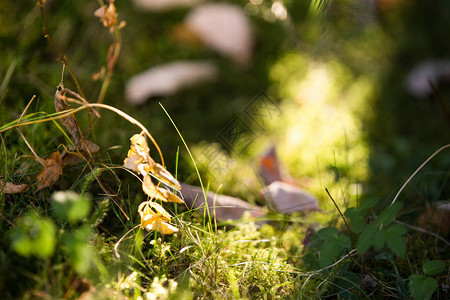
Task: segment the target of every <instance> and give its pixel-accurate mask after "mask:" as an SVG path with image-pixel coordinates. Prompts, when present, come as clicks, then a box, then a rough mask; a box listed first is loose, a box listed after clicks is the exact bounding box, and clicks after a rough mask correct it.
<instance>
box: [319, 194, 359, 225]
mask: <svg viewBox="0 0 450 300" xmlns="http://www.w3.org/2000/svg"><path fill="white" fill-rule="evenodd" d="M325 191H326V192H327V194H328V196H329V197H330V199H331V201H333V203H334V206H336V208H337V210H338V212H339V214H340V215H341V217H342V220H344V223H345V226H347V229H348V231H349V232H350V233H352V234H353V231H352V230H351V229H350V226H348V223H347V221H346V220H345V217H344V215H343V214H342V212H341V210H340V208H339V206H338V205H337V204H336V201H334V199H333V197H332V196H331V194H330V192H329V191H328V189H327V188H325Z"/></svg>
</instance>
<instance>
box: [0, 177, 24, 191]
mask: <svg viewBox="0 0 450 300" xmlns="http://www.w3.org/2000/svg"><path fill="white" fill-rule="evenodd" d="M29 189H30V186H29V185H28V184H14V183H12V182H9V181H7V182H6V183H5V182H3V180H1V179H0V191H3V192H4V193H5V194H20V193H25V192H26V191H28V190H29Z"/></svg>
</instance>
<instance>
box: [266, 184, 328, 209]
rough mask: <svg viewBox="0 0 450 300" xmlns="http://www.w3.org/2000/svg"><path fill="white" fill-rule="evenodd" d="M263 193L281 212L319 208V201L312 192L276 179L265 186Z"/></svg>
mask: <svg viewBox="0 0 450 300" xmlns="http://www.w3.org/2000/svg"><path fill="white" fill-rule="evenodd" d="M261 193H262V195H263V197H264V199H265V200H266V201H271V202H273V204H274V205H275V208H276V210H278V211H279V212H281V213H293V212H296V211H310V210H319V201H318V200H317V199H316V198H315V197H314V196H313V195H312V194H310V193H308V192H307V191H305V190H304V189H301V188H299V187H297V186H293V185H291V184H289V183H285V182H281V181H275V182H273V183H271V184H270V185H268V186H267V187H264V188H263V189H262V190H261Z"/></svg>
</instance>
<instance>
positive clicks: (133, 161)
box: [123, 150, 144, 172]
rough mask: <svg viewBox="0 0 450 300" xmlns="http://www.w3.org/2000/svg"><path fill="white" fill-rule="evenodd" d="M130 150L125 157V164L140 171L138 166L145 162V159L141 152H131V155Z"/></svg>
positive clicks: (126, 166)
mask: <svg viewBox="0 0 450 300" xmlns="http://www.w3.org/2000/svg"><path fill="white" fill-rule="evenodd" d="M130 152H131V150H130V151H128V157H127V158H125V160H124V161H123V166H124V167H125V168H128V169H130V170H133V171H135V172H138V171H139V169H138V166H139V165H140V164H142V163H143V162H144V159H143V158H142V157H141V156H140V155H139V154H136V153H131V155H130Z"/></svg>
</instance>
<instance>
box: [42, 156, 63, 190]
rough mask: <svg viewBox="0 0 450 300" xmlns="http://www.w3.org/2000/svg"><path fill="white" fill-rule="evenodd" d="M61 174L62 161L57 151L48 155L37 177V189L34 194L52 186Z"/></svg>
mask: <svg viewBox="0 0 450 300" xmlns="http://www.w3.org/2000/svg"><path fill="white" fill-rule="evenodd" d="M61 174H62V160H61V154H60V153H59V151H55V152H53V153H52V154H50V157H48V158H46V159H45V167H44V166H43V167H42V169H41V171H40V172H39V174H38V175H37V189H36V192H37V191H39V190H41V189H43V188H46V187H49V186H51V185H53V184H54V183H55V182H56V181H57V180H58V179H59V176H60V175H61Z"/></svg>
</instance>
